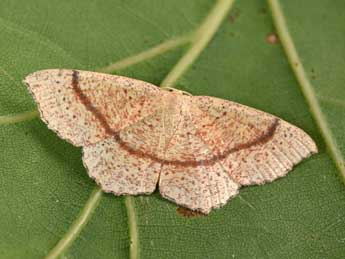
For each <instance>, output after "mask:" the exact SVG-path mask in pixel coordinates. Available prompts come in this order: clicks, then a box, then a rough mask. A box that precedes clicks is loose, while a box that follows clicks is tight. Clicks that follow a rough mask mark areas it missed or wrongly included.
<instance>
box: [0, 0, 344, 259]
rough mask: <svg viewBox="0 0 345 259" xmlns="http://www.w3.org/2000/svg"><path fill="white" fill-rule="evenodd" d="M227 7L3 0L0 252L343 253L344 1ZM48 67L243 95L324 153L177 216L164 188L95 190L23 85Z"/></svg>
mask: <svg viewBox="0 0 345 259" xmlns="http://www.w3.org/2000/svg"><path fill="white" fill-rule="evenodd" d="M231 3H232V1H231V0H219V1H218V2H214V1H209V0H198V1H185V0H184V1H182V0H175V1H161V0H154V1H148V0H145V1H143V0H133V1H121V0H118V1H115V0H114V1H110V0H109V1H99V2H97V1H81V0H73V1H61V0H53V1H44V0H27V1H20V0H2V1H1V2H0V31H1V37H0V50H1V58H0V147H1V149H0V175H1V178H0V195H1V199H0V219H1V220H0V233H1V235H0V258H42V257H45V256H47V255H48V254H49V255H50V256H51V258H52V257H53V256H54V255H58V256H61V257H66V258H129V257H131V258H138V257H140V258H343V255H344V254H345V228H344V223H345V209H344V208H345V188H344V186H343V184H342V182H341V181H340V178H339V175H341V174H342V172H343V171H344V166H345V165H344V164H343V160H344V155H345V135H344V132H345V122H344V120H343V118H344V115H345V102H344V96H345V88H344V87H343V83H344V81H345V74H344V73H343V68H344V67H345V59H344V56H345V47H344V46H345V45H344V44H343V43H344V41H345V31H344V26H343V24H344V20H345V17H344V15H343V11H342V10H343V9H344V7H345V4H344V1H341V0H334V1H328V2H327V1H313V0H306V1H303V4H301V2H300V1H297V0H292V1H284V3H282V4H281V5H282V6H281V8H280V7H279V2H278V1H274V0H270V1H268V4H267V3H265V2H263V1H245V0H238V1H237V2H236V3H235V4H234V6H232V5H231ZM277 3H278V5H276V4H277ZM269 5H270V6H271V8H269ZM214 6H216V7H214ZM217 7H218V9H217ZM220 7H221V8H220ZM275 7H278V8H275ZM214 8H216V9H214ZM226 8H231V11H230V13H229V14H228V15H227V16H226V17H225V19H224V20H223V22H222V23H221V24H220V26H218V23H217V22H216V20H217V19H219V17H221V16H222V15H221V14H222V12H224V13H226V11H227V10H226ZM212 10H213V11H212ZM214 10H215V11H214ZM271 10H272V11H273V16H272V11H271ZM277 11H278V12H277ZM279 11H281V13H279ZM212 12H215V13H213V16H212ZM282 15H283V16H284V17H285V19H286V23H285V24H284V23H281V22H279V21H281V18H282V17H283V16H282ZM207 17H208V18H207ZM210 17H211V18H210ZM272 17H273V18H272ZM205 19H206V20H205ZM283 20H284V19H283ZM275 26H276V27H275ZM276 28H277V29H276ZM275 31H277V32H278V33H279V35H280V37H281V39H280V41H279V42H278V43H276V44H270V43H268V42H267V40H266V37H267V36H268V35H269V34H271V33H274V32H275ZM287 31H289V32H290V33H289V34H284V33H285V32H287ZM213 32H216V34H215V35H213ZM284 35H285V36H286V35H287V36H289V35H290V37H287V39H286V37H285V36H284ZM209 40H210V41H209ZM289 40H290V41H289ZM289 42H290V43H291V42H292V44H294V46H295V48H296V52H293V51H292V50H293V49H291V46H290V45H289ZM289 46H290V47H289ZM291 51H292V52H291ZM294 55H295V56H294ZM296 55H297V58H298V60H299V65H298V69H296V68H293V65H294V60H295V59H294V58H296ZM186 57H187V58H186ZM291 60H292V61H291ZM289 62H290V63H291V64H292V66H291V65H290V63H289ZM56 67H61V68H79V69H85V70H103V71H107V72H110V71H113V70H115V71H116V73H117V74H123V75H126V76H130V77H135V78H139V79H143V80H146V81H149V82H152V83H155V84H157V85H159V84H161V82H165V83H164V84H166V85H169V86H171V85H175V87H177V88H180V89H183V90H187V91H189V92H191V93H193V94H195V95H211V96H217V97H221V98H224V99H229V100H233V101H237V102H240V103H243V104H246V105H249V106H252V107H255V108H258V109H261V110H264V111H267V112H270V113H272V114H275V115H277V116H279V117H281V118H283V119H285V120H287V121H289V122H291V123H293V124H295V125H297V126H299V127H301V128H303V129H304V130H305V131H306V132H308V133H309V134H310V135H311V136H312V137H313V139H314V140H315V141H316V143H317V145H318V147H319V151H320V152H319V154H317V155H314V156H312V157H311V158H309V159H307V160H306V161H304V162H302V163H301V164H299V165H298V166H297V167H296V168H295V169H294V170H293V171H292V172H291V173H289V174H288V176H287V177H284V178H283V179H280V180H277V181H275V182H273V183H271V184H267V185H264V186H253V187H246V188H243V189H242V190H241V192H240V195H239V196H237V197H236V198H235V199H233V200H232V201H230V202H229V203H228V204H227V205H225V206H224V207H223V208H221V209H219V210H215V211H214V212H212V213H211V214H210V215H209V216H207V217H196V218H191V219H188V218H184V217H181V216H180V215H178V214H177V213H176V205H175V204H173V203H170V202H169V201H167V200H164V199H162V198H161V197H160V196H159V194H158V193H155V194H153V195H150V196H139V197H132V198H128V197H115V196H113V195H110V194H101V193H100V192H99V191H98V189H97V187H96V185H95V183H94V182H93V181H92V180H91V179H89V178H88V176H87V174H86V172H85V169H84V167H83V165H82V162H81V152H80V149H78V148H75V147H73V146H71V145H70V144H68V143H66V142H65V141H63V140H61V139H59V138H58V137H57V136H56V134H55V133H54V132H51V131H50V130H48V129H47V127H46V125H45V124H44V123H43V122H42V121H41V120H39V119H38V118H37V116H36V115H37V113H36V112H35V104H34V102H33V100H32V98H31V96H30V95H29V93H28V91H27V90H26V87H25V86H24V85H23V84H22V83H21V82H22V79H23V78H24V76H25V75H27V74H28V73H30V72H33V71H36V70H40V69H46V68H56ZM292 68H293V69H292ZM167 75H168V76H167ZM301 76H302V77H301ZM301 78H302V80H301ZM164 79H165V80H164ZM168 79H169V80H168ZM306 82H307V83H306ZM308 83H309V86H310V87H309V88H308ZM306 89H309V90H307V91H306ZM313 98H314V99H313ZM311 100H312V101H311ZM318 113H320V114H321V116H319V115H318Z"/></svg>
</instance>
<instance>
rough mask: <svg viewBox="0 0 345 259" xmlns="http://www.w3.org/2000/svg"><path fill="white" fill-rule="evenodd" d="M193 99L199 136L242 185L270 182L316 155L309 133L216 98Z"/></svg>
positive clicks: (263, 113) (257, 111)
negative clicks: (204, 120) (203, 119)
mask: <svg viewBox="0 0 345 259" xmlns="http://www.w3.org/2000/svg"><path fill="white" fill-rule="evenodd" d="M193 100H194V102H195V106H194V107H195V108H196V109H197V110H199V111H201V112H199V113H198V112H195V114H196V115H197V116H195V120H194V123H195V125H196V127H197V128H198V130H199V134H200V135H202V136H203V140H204V141H205V142H206V143H207V145H208V146H209V147H210V149H211V150H213V151H214V152H215V154H216V155H218V157H219V161H220V162H221V163H222V165H223V166H224V167H225V168H226V170H227V171H228V172H229V174H230V175H231V177H232V178H233V179H234V180H235V181H236V182H237V183H239V184H241V185H252V184H263V183H265V182H271V181H273V180H275V179H276V178H278V177H282V176H284V175H286V174H287V173H288V172H289V171H290V170H291V169H292V167H293V166H294V165H296V164H297V163H299V162H300V161H301V160H303V159H304V158H306V157H309V156H310V155H311V154H313V153H317V147H316V144H315V143H314V141H313V140H312V139H311V137H310V136H309V135H308V134H306V133H305V132H304V131H303V130H301V129H300V128H298V127H296V126H294V125H292V124H290V123H288V122H286V121H284V120H282V119H280V118H278V117H276V116H273V115H271V114H268V113H265V112H262V111H259V110H257V109H254V108H250V107H248V106H245V105H241V104H238V103H235V102H230V101H226V100H222V99H218V98H214V97H196V98H194V99H193ZM198 116H204V117H206V118H208V122H206V123H204V122H202V121H201V120H200V117H199V118H198Z"/></svg>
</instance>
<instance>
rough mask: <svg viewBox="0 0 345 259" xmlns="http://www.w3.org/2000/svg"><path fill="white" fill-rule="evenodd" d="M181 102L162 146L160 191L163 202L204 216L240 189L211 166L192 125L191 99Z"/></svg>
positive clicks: (215, 165) (209, 153)
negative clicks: (173, 125) (174, 126)
mask: <svg viewBox="0 0 345 259" xmlns="http://www.w3.org/2000/svg"><path fill="white" fill-rule="evenodd" d="M183 98H184V99H186V102H185V103H184V104H181V106H180V107H181V111H180V116H179V120H178V121H177V123H176V130H175V131H174V133H173V135H172V136H171V138H170V139H169V141H167V143H166V146H165V152H164V158H165V160H164V162H163V163H162V164H163V166H162V170H161V175H160V178H159V190H160V193H161V195H162V196H163V197H164V198H166V199H169V200H171V201H173V202H175V203H177V204H179V205H181V206H184V207H187V208H189V209H191V210H197V211H201V212H203V213H205V214H207V213H209V212H210V211H211V209H212V208H218V207H220V206H222V205H224V204H225V203H226V202H227V201H228V200H229V199H230V198H231V197H233V196H235V195H236V194H237V192H238V189H239V187H240V185H239V184H237V183H236V182H235V181H234V180H233V179H232V178H231V176H230V175H229V174H228V172H227V171H226V170H225V168H224V167H223V166H222V164H221V163H215V162H213V160H212V159H213V157H214V154H213V152H212V151H211V150H210V149H209V147H208V146H207V144H205V142H204V141H203V140H202V138H201V137H200V136H199V134H198V132H197V130H196V128H195V126H194V125H193V123H192V115H191V111H189V108H190V107H189V101H188V98H190V97H183ZM210 134H212V132H210Z"/></svg>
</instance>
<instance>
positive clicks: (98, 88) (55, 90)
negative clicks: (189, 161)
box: [24, 69, 161, 146]
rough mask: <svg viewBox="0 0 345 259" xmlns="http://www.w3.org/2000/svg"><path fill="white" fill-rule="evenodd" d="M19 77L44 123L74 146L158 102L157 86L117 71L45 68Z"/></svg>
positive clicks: (116, 127)
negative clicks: (114, 73)
mask: <svg viewBox="0 0 345 259" xmlns="http://www.w3.org/2000/svg"><path fill="white" fill-rule="evenodd" d="M24 82H25V83H26V84H27V85H28V88H29V89H30V91H31V93H32V95H33V97H34V99H35V101H36V102H37V104H38V108H39V111H40V115H41V118H42V119H43V120H44V121H45V122H46V123H47V125H48V127H49V128H50V129H52V130H54V131H55V132H57V134H58V135H59V136H60V137H61V138H63V139H66V140H67V141H69V142H70V143H72V144H73V145H75V146H86V145H90V144H94V143H97V142H98V141H100V140H103V139H105V138H107V137H109V136H111V135H113V134H114V133H116V132H118V131H120V130H121V129H123V128H126V127H128V125H130V124H132V123H134V122H136V121H139V120H141V119H142V118H144V117H145V116H148V115H149V114H151V113H155V112H156V110H157V109H159V108H160V106H161V98H160V93H161V90H160V89H159V88H158V87H156V86H154V85H151V84H149V83H146V82H143V81H139V80H135V79H131V78H126V77H122V76H114V75H107V74H102V73H96V72H87V71H79V70H66V69H49V70H42V71H37V72H35V73H32V74H30V75H28V76H27V77H26V78H25V80H24Z"/></svg>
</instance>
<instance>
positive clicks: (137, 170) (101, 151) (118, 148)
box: [83, 109, 166, 195]
mask: <svg viewBox="0 0 345 259" xmlns="http://www.w3.org/2000/svg"><path fill="white" fill-rule="evenodd" d="M163 114H164V113H163V110H162V109H161V110H158V111H157V112H155V113H154V114H150V115H148V116H146V117H145V118H143V119H142V120H140V121H137V122H133V124H131V125H129V126H128V127H126V128H124V129H122V130H121V131H120V132H119V134H116V135H114V137H112V138H108V139H106V140H102V141H99V142H98V143H96V144H93V145H89V146H86V147H84V148H83V162H84V165H85V166H86V168H87V170H88V173H89V175H90V177H91V178H93V179H95V181H96V182H97V183H98V184H99V185H100V186H101V187H102V189H103V190H104V191H106V192H112V193H114V194H116V195H122V194H149V193H151V192H153V191H154V190H155V188H156V185H157V181H158V178H159V174H160V170H161V164H162V161H163V160H162V156H161V154H162V151H163V148H162V147H163V145H164V142H165V136H166V134H165V133H166V132H165V130H164V126H163V125H164V123H163V119H164V118H163Z"/></svg>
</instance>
